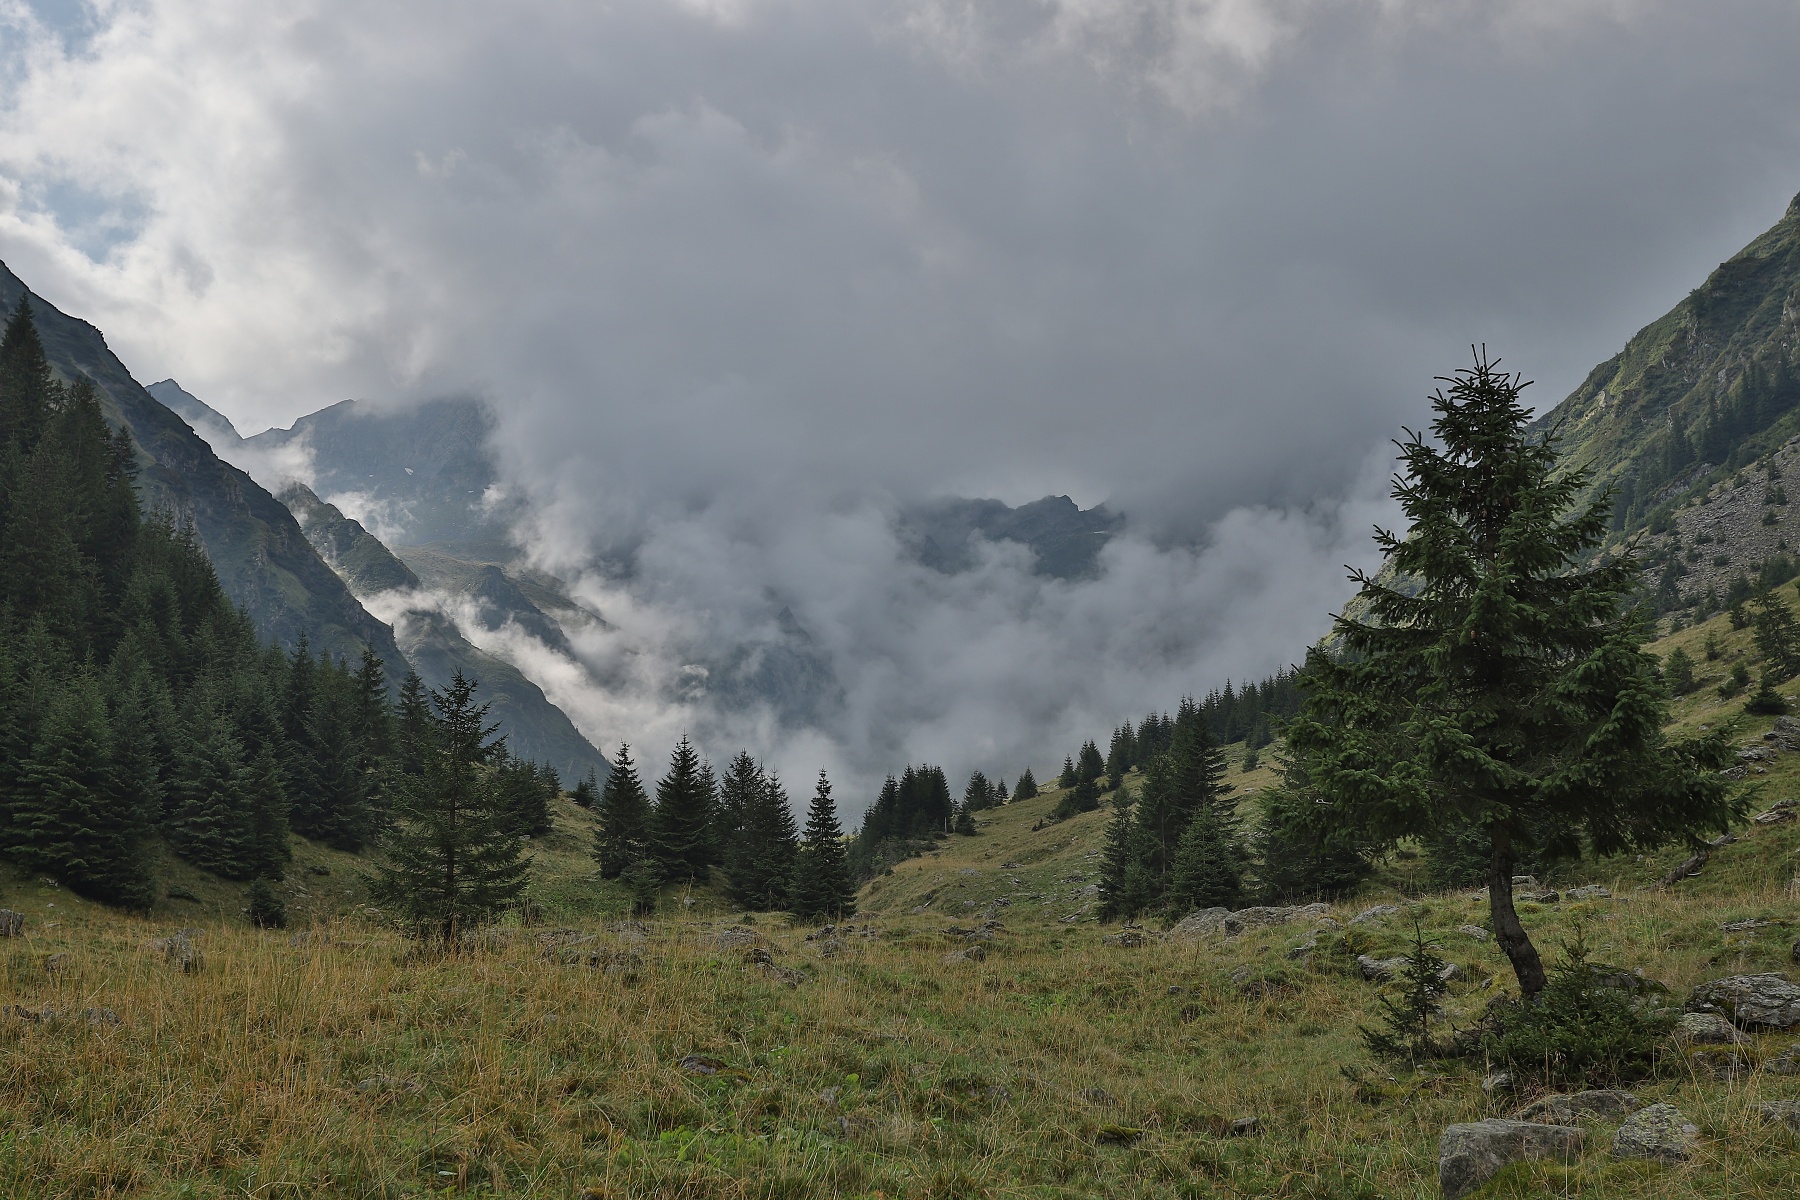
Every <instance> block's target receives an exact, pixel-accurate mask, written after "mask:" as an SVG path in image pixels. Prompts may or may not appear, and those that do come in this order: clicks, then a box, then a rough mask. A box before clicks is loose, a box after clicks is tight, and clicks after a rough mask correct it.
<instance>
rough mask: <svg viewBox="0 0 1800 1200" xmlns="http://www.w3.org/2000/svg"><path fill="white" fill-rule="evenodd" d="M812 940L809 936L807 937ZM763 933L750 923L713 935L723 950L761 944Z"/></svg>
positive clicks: (714, 940) (715, 943) (740, 948)
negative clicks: (749, 924) (753, 927)
mask: <svg viewBox="0 0 1800 1200" xmlns="http://www.w3.org/2000/svg"><path fill="white" fill-rule="evenodd" d="M807 940H808V941H811V940H812V939H811V938H810V937H809V938H808V939H807ZM763 941H764V938H763V935H762V934H761V933H759V932H757V931H756V930H755V929H752V928H751V927H750V926H748V925H733V926H731V928H729V929H722V930H720V931H719V932H718V933H716V934H714V935H713V944H714V945H716V946H718V948H719V949H721V950H742V949H745V948H746V947H749V946H760V945H762V943H763Z"/></svg>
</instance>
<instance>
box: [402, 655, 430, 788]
mask: <svg viewBox="0 0 1800 1200" xmlns="http://www.w3.org/2000/svg"><path fill="white" fill-rule="evenodd" d="M435 740H436V735H435V734H434V732H433V730H432V721H431V695H430V693H429V692H428V691H427V690H426V687H425V681H424V680H422V679H420V678H419V673H418V672H417V671H409V672H407V675H406V679H405V680H404V681H403V682H402V683H401V685H400V702H399V705H398V706H397V708H396V711H395V713H394V742H395V750H396V752H397V754H398V757H399V762H398V766H399V769H400V772H401V773H402V774H405V775H421V774H423V773H424V771H425V763H426V762H427V761H428V760H429V759H430V757H431V754H432V750H433V743H434V741H435Z"/></svg>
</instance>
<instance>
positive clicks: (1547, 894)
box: [1513, 891, 1561, 904]
mask: <svg viewBox="0 0 1800 1200" xmlns="http://www.w3.org/2000/svg"><path fill="white" fill-rule="evenodd" d="M1513 899H1514V900H1522V901H1524V902H1525V903H1527V904H1555V903H1556V902H1557V901H1558V900H1560V899H1561V897H1560V896H1558V895H1557V894H1556V892H1554V891H1541V892H1529V891H1527V892H1514V893H1513Z"/></svg>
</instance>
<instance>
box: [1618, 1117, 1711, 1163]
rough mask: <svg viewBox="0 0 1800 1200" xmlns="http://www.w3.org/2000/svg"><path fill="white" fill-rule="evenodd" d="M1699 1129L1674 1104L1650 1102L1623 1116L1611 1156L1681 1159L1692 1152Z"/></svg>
mask: <svg viewBox="0 0 1800 1200" xmlns="http://www.w3.org/2000/svg"><path fill="white" fill-rule="evenodd" d="M1699 1138H1700V1129H1699V1127H1698V1126H1696V1125H1695V1124H1694V1123H1693V1122H1691V1121H1689V1120H1688V1119H1687V1117H1685V1116H1684V1115H1682V1112H1681V1110H1680V1109H1679V1108H1676V1107H1675V1106H1674V1105H1673V1104H1652V1105H1651V1106H1650V1107H1649V1108H1646V1109H1642V1110H1640V1111H1638V1112H1635V1113H1633V1114H1631V1116H1629V1117H1627V1118H1625V1123H1624V1124H1623V1125H1621V1126H1619V1132H1618V1133H1617V1134H1616V1135H1615V1136H1614V1137H1613V1151H1612V1152H1613V1157H1614V1158H1642V1159H1649V1160H1651V1161H1653V1162H1666V1163H1674V1162H1681V1161H1683V1160H1684V1159H1686V1158H1687V1156H1688V1155H1689V1154H1690V1153H1692V1152H1693V1149H1694V1144H1695V1142H1697V1141H1698V1140H1699Z"/></svg>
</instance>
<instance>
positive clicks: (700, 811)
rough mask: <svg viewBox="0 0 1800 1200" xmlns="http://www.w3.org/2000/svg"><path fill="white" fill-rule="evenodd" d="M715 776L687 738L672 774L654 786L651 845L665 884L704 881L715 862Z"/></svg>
mask: <svg viewBox="0 0 1800 1200" xmlns="http://www.w3.org/2000/svg"><path fill="white" fill-rule="evenodd" d="M713 799H714V797H713V781H712V772H711V771H710V770H703V769H702V765H701V762H700V755H699V753H698V752H696V751H695V749H694V747H693V745H692V744H691V743H690V742H689V741H688V739H687V735H685V734H683V735H682V738H681V740H680V741H679V742H677V743H676V744H675V749H674V751H673V752H672V753H671V754H670V755H669V773H668V774H667V775H664V776H663V777H662V778H661V779H659V780H657V781H656V809H655V812H654V813H653V814H652V816H651V822H650V842H651V846H652V849H653V850H654V852H655V855H656V862H657V865H658V866H659V867H661V869H662V874H663V878H664V879H676V880H689V879H692V880H701V881H704V880H705V878H706V869H707V867H708V865H710V864H711V862H712V860H713V839H712V833H713Z"/></svg>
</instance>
